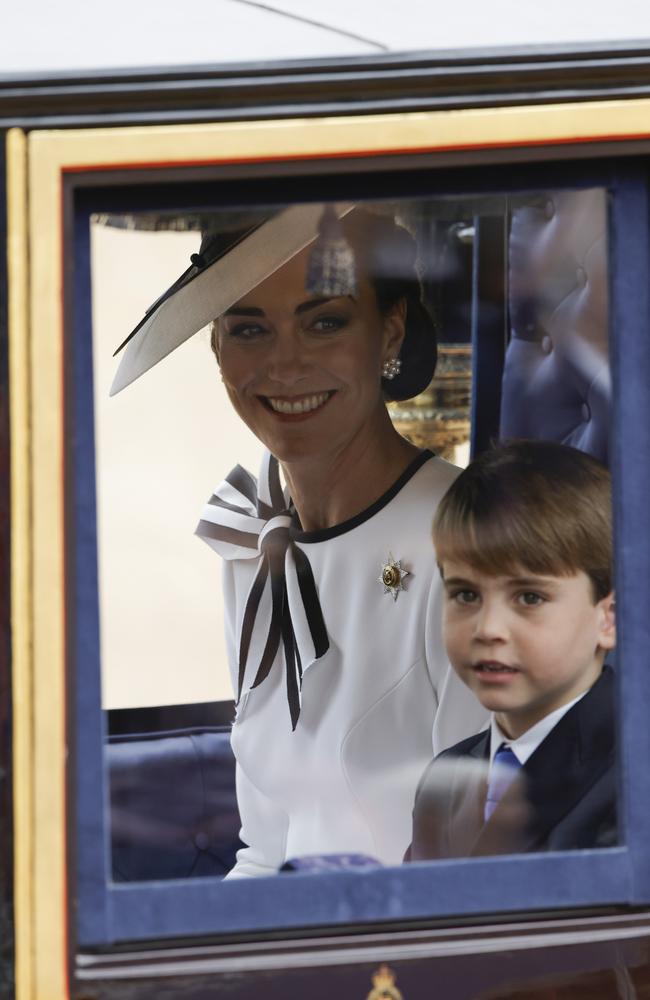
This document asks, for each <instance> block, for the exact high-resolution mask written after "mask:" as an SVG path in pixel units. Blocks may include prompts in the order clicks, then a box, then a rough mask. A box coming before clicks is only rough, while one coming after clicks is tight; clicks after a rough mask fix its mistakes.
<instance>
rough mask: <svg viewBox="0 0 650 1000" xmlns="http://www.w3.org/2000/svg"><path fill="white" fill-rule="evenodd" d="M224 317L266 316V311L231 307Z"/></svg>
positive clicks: (246, 307) (249, 307)
mask: <svg viewBox="0 0 650 1000" xmlns="http://www.w3.org/2000/svg"><path fill="white" fill-rule="evenodd" d="M222 315H223V316H264V315H265V313H264V310H263V309H258V308H257V306H231V307H230V309H226V311H225V312H224V313H222Z"/></svg>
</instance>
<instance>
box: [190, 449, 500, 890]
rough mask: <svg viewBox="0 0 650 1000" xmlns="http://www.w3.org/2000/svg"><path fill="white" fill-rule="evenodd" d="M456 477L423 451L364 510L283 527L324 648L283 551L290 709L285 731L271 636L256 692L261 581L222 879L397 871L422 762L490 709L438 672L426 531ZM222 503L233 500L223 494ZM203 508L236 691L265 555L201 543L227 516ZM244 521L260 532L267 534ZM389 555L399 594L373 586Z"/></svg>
mask: <svg viewBox="0 0 650 1000" xmlns="http://www.w3.org/2000/svg"><path fill="white" fill-rule="evenodd" d="M239 471H240V472H241V471H242V470H239ZM458 471H459V470H458V469H456V468H455V467H454V466H452V465H450V464H449V463H447V462H445V461H443V460H442V459H439V458H437V457H434V456H432V455H430V454H429V453H426V452H425V453H422V454H421V455H420V456H418V458H417V459H416V460H415V461H414V462H413V463H412V464H411V466H410V467H409V468H408V469H407V471H406V472H405V473H404V474H403V475H402V476H401V477H400V478H399V480H398V481H397V482H396V483H395V484H394V486H393V487H392V488H391V489H390V490H389V491H388V492H387V493H386V494H384V496H383V497H382V498H380V499H379V500H378V501H377V502H375V503H374V504H373V505H372V506H371V507H370V508H368V510H366V511H364V512H363V513H362V514H360V515H357V516H356V517H354V518H352V519H351V520H349V521H346V522H345V523H343V524H340V525H337V526H336V527H334V528H330V529H326V530H323V531H315V532H303V531H301V530H299V528H296V527H295V526H293V527H291V528H290V530H289V534H290V536H291V538H292V541H293V545H294V546H296V547H297V548H298V549H299V550H301V551H302V552H303V553H304V554H305V555H306V556H307V559H308V560H309V564H310V565H311V569H312V571H313V576H314V580H315V584H316V590H317V592H318V598H319V600H320V607H321V609H322V616H323V619H324V622H325V626H326V629H327V636H328V638H329V648H328V649H327V651H326V652H325V653H324V655H322V656H320V657H319V658H315V653H314V643H313V640H312V635H311V634H310V630H309V627H308V623H307V622H306V618H305V611H304V606H303V604H304V599H303V600H301V592H300V587H299V585H298V583H297V581H296V573H295V568H294V560H293V559H292V557H291V553H290V551H288V552H287V556H286V567H287V572H286V585H287V591H286V594H287V599H288V605H289V609H290V612H291V618H292V622H293V627H294V630H295V638H296V645H297V647H298V651H299V653H300V659H301V661H302V691H301V705H300V715H299V718H298V720H297V724H296V728H295V730H293V729H292V720H291V716H290V712H289V705H288V699H287V670H286V668H285V660H284V652H283V645H282V642H280V646H279V650H278V653H277V656H276V657H275V659H274V661H273V665H272V667H271V669H270V671H269V673H268V675H267V676H266V677H265V679H264V680H263V681H262V682H261V683H259V685H258V686H255V687H253V686H252V685H253V682H254V679H255V672H256V668H257V664H258V662H259V660H260V657H261V655H262V651H263V649H264V644H265V640H266V638H267V636H268V621H269V618H270V616H271V596H270V589H271V588H270V584H269V581H268V580H267V582H266V585H265V589H264V594H263V597H262V599H261V601H260V604H259V607H258V608H257V614H256V634H255V631H254V634H253V636H252V638H251V641H250V649H249V655H248V663H247V666H246V671H245V675H244V677H243V681H242V684H241V692H242V693H241V697H240V700H239V705H238V710H237V717H236V721H235V723H234V726H233V731H232V746H233V750H234V753H235V756H236V758H237V800H238V804H239V809H240V814H241V819H242V828H241V838H242V840H243V841H244V843H245V844H247V845H248V846H247V847H245V848H243V849H242V850H241V851H240V852H239V854H238V860H237V864H236V866H235V868H234V869H233V870H232V872H231V873H230V876H244V875H269V874H273V873H274V872H275V871H277V869H278V868H279V867H280V866H281V865H282V864H283V862H284V861H285V860H286V859H287V858H292V857H300V856H305V855H313V854H332V853H339V852H341V853H362V854H366V855H370V856H371V857H373V858H376V859H377V860H379V861H380V862H382V863H384V864H389V865H390V864H399V863H400V861H401V860H402V857H403V855H404V852H405V850H406V848H407V847H408V845H409V843H410V840H411V812H412V808H413V800H414V796H415V789H416V787H417V784H418V781H419V779H420V777H421V775H422V773H423V771H424V769H425V768H426V766H427V764H428V763H429V761H430V760H431V757H432V755H433V753H438V752H439V751H440V750H442V749H444V748H445V747H447V746H450V745H451V744H453V743H456V742H458V740H460V739H463V738H464V737H465V736H468V735H471V734H473V733H475V732H477V731H478V730H479V729H480V728H481V727H482V726H483V725H484V724H485V722H486V718H487V716H486V713H485V710H484V709H483V708H482V707H481V705H480V704H479V703H478V701H476V699H475V698H474V696H473V695H472V694H471V693H470V692H469V690H468V689H467V688H466V687H465V686H464V685H463V684H462V683H461V682H460V681H459V680H458V679H457V677H456V676H455V674H454V673H453V671H452V670H451V668H450V667H449V665H448V661H447V658H446V655H445V652H444V649H443V645H442V637H441V610H442V587H441V582H440V577H439V573H438V569H437V566H436V561H435V554H434V551H433V546H432V542H431V524H432V519H433V514H434V511H435V509H436V506H437V504H438V502H439V500H440V499H441V497H442V495H443V494H444V492H445V491H446V489H447V487H448V486H449V485H450V484H451V482H452V481H453V480H454V478H455V477H456V475H457V474H458ZM261 481H262V480H261V479H260V483H261ZM251 482H253V480H252V477H251ZM217 492H219V491H217ZM222 495H223V496H225V497H226V499H227V500H228V501H230V503H232V502H233V500H234V493H232V492H231V493H230V494H229V493H228V492H226V493H225V494H224V493H223V492H222ZM214 502H215V498H214V497H213V498H212V501H211V505H208V507H206V510H205V512H204V514H203V518H204V519H203V520H202V521H201V525H200V526H199V530H198V534H199V535H201V536H202V537H204V538H205V540H206V541H208V543H209V544H211V545H212V546H213V547H214V548H215V549H216V550H217V551H220V552H221V554H224V555H226V560H225V565H224V590H225V602H226V623H227V624H226V631H227V644H228V652H229V660H230V664H231V670H232V675H233V684H234V687H235V690H237V687H238V673H239V668H238V658H239V648H240V640H241V634H242V627H243V622H244V614H245V608H246V604H247V601H248V598H249V592H250V591H251V587H252V585H253V581H254V579H255V577H256V574H257V572H258V569H259V566H260V561H261V557H260V554H259V552H258V551H257V550H254V551H253V552H252V553H251V552H250V551H249V552H245V551H244V550H243V549H241V548H238V547H237V546H236V545H230V547H228V546H224V544H223V543H222V542H221V541H220V540H218V539H215V538H211V537H209V535H210V531H211V527H210V524H209V522H210V521H211V520H212V519H214V520H219V519H220V518H222V517H223V511H222V512H219V513H218V514H216V513H215V506H214ZM226 506H228V504H226ZM231 509H232V508H231ZM226 515H227V516H229V512H228V511H226ZM232 517H233V518H235V517H236V515H234V514H233V515H232ZM250 521H251V524H252V526H253V527H255V526H256V525H257V526H258V530H259V526H260V525H264V524H265V522H264V521H260V520H257V521H256V520H255V518H254V517H251V518H250ZM253 522H255V524H253ZM232 523H233V524H234V521H233V522H232ZM277 523H279V522H277ZM283 523H284V524H285V525H287V524H288V523H289V521H288V519H286V520H285V521H284V522H283ZM202 528H203V530H202ZM285 530H286V529H285ZM262 533H263V531H262ZM241 555H245V556H246V558H240V556H241ZM294 555H295V551H294ZM389 556H392V558H393V559H394V560H395V561H399V562H400V563H401V566H402V568H403V569H405V570H406V571H408V575H407V576H405V577H404V578H403V588H404V589H403V590H401V591H399V592H398V593H397V597H396V599H395V598H394V596H393V594H392V593H391V592H385V587H384V585H383V583H382V582H381V579H380V578H381V574H382V568H383V566H384V565H385V564H386V563H387V562H388V561H389Z"/></svg>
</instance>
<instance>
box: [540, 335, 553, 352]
mask: <svg viewBox="0 0 650 1000" xmlns="http://www.w3.org/2000/svg"><path fill="white" fill-rule="evenodd" d="M542 350H543V351H544V354H550V353H551V351H552V350H553V341H552V340H551V338H550V337H549V335H548V333H547V334H545V335H544V336H543V337H542Z"/></svg>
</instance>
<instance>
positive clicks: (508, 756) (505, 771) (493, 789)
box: [483, 743, 521, 823]
mask: <svg viewBox="0 0 650 1000" xmlns="http://www.w3.org/2000/svg"><path fill="white" fill-rule="evenodd" d="M520 768H521V764H520V763H519V761H518V760H517V758H516V757H515V755H514V753H513V752H512V750H511V749H510V747H507V746H506V745H505V743H502V744H501V746H500V747H499V749H498V750H497V752H496V753H495V755H494V760H493V761H492V767H491V768H490V775H489V778H488V787H487V798H486V799H485V809H484V810H483V818H484V820H485V822H486V823H487V821H488V820H489V818H490V816H491V815H492V813H493V812H494V810H495V809H496V807H497V805H498V804H499V802H500V801H501V799H502V798H503V796H504V795H505V793H506V792H507V790H508V788H509V787H510V785H511V784H512V782H513V781H514V779H515V775H516V774H517V771H518V770H519V769H520Z"/></svg>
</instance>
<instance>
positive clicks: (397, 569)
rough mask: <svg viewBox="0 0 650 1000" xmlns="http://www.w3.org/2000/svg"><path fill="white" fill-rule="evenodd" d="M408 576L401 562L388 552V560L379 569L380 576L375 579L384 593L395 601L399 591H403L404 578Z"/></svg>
mask: <svg viewBox="0 0 650 1000" xmlns="http://www.w3.org/2000/svg"><path fill="white" fill-rule="evenodd" d="M410 575H411V574H410V573H409V571H408V570H407V569H404V567H403V566H402V562H401V560H400V559H396V558H395V556H394V555H393V553H392V552H389V553H388V559H387V561H386V562H385V563H384V565H383V566H382V568H381V576H380V577H378V578H377V579H378V581H379V583H381V584H383V587H384V593H385V594H390V595H391V596H392V598H393V600H394V601H396V600H397V595H398V594H399V592H400V590H404V589H405V587H404V578H405V577H407V576H410Z"/></svg>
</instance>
